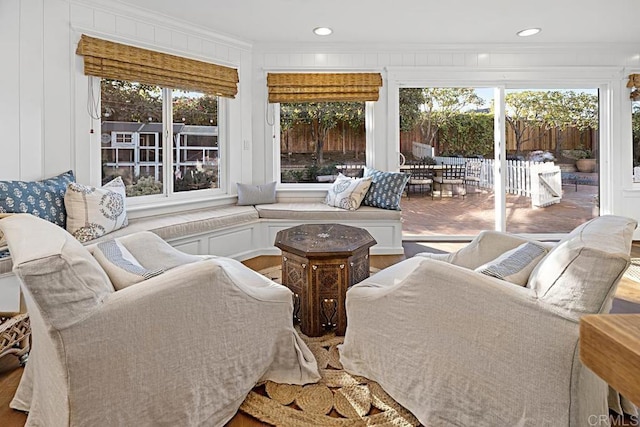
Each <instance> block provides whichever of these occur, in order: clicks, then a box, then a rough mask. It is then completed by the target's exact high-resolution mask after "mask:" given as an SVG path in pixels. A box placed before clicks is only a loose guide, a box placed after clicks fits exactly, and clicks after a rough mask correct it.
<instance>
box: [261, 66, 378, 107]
mask: <svg viewBox="0 0 640 427" xmlns="http://www.w3.org/2000/svg"><path fill="white" fill-rule="evenodd" d="M267 86H268V88H269V102H272V103H276V102H334V101H377V100H378V97H379V90H380V86H382V76H381V75H380V73H269V74H267Z"/></svg>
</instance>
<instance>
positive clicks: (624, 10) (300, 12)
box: [117, 0, 640, 50]
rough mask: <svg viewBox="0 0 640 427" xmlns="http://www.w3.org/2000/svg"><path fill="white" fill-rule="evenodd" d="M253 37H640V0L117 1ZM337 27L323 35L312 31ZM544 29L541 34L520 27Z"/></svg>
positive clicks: (506, 40) (501, 40) (447, 40)
mask: <svg viewBox="0 0 640 427" xmlns="http://www.w3.org/2000/svg"><path fill="white" fill-rule="evenodd" d="M117 1H119V2H120V3H124V4H128V5H130V6H134V7H139V8H142V9H145V10H152V11H154V12H156V13H160V14H162V15H166V16H168V17H171V18H172V19H177V20H179V21H183V22H186V23H188V24H190V25H196V26H199V27H202V28H206V29H208V30H210V31H214V32H217V33H220V34H225V35H229V36H232V37H235V38H238V39H240V40H245V41H248V42H252V43H265V44H269V43H296V44H297V43H332V44H333V43H356V44H362V43H367V44H368V43H372V44H380V43H384V44H396V43H401V44H408V43H419V44H445V45H446V44H460V43H462V44H486V43H491V44H512V43H532V44H548V43H625V44H626V43H638V44H639V50H640V21H639V20H638V18H640V0H527V1H523V0H488V1H478V0H395V1H393V0H391V1H390V0H313V1H312V0H117ZM317 26H329V27H331V28H333V30H334V33H333V35H331V36H329V37H324V38H320V37H318V36H316V35H314V34H313V33H312V32H311V30H312V29H313V28H314V27H317ZM529 27H541V28H542V32H541V33H540V34H538V35H537V36H533V37H529V38H521V37H517V36H516V35H515V33H516V31H518V30H521V29H524V28H529Z"/></svg>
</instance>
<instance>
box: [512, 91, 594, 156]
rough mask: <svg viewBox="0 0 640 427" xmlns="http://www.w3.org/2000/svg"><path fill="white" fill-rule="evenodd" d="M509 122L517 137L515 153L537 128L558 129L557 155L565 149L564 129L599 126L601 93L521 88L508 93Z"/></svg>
mask: <svg viewBox="0 0 640 427" xmlns="http://www.w3.org/2000/svg"><path fill="white" fill-rule="evenodd" d="M505 104H506V121H507V124H508V126H509V127H510V128H511V129H512V130H513V132H514V134H515V138H516V154H518V155H519V154H521V152H522V145H523V144H524V142H526V141H529V140H531V139H534V138H536V137H537V132H536V131H537V130H538V129H542V130H544V131H545V132H551V131H553V132H556V141H557V144H556V156H559V155H560V153H561V150H562V132H563V131H565V130H566V129H567V128H568V127H571V126H573V127H576V128H577V129H579V130H581V131H584V130H587V129H597V128H598V96H597V95H593V94H588V93H584V92H574V91H522V92H510V93H507V94H506V95H505Z"/></svg>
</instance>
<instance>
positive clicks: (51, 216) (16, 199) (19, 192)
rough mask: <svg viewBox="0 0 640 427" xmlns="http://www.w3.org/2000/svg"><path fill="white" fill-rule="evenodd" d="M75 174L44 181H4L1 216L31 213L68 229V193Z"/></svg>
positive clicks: (0, 202) (0, 208)
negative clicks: (3, 214) (66, 206)
mask: <svg viewBox="0 0 640 427" xmlns="http://www.w3.org/2000/svg"><path fill="white" fill-rule="evenodd" d="M70 182H75V177H74V176H73V171H68V172H65V173H63V174H60V175H58V176H54V177H53V178H49V179H45V180H42V181H0V213H30V214H31V215H34V216H37V217H39V218H42V219H46V220H47V221H50V222H53V223H54V224H56V225H59V226H60V227H62V228H65V226H66V222H67V212H66V211H65V209H64V193H65V192H66V191H67V184H69V183H70Z"/></svg>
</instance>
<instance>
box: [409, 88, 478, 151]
mask: <svg viewBox="0 0 640 427" xmlns="http://www.w3.org/2000/svg"><path fill="white" fill-rule="evenodd" d="M422 95H423V96H424V103H423V104H422V106H421V109H422V119H421V123H420V128H421V133H422V140H423V142H424V143H425V144H429V145H431V146H433V145H435V141H436V136H437V135H438V129H439V128H440V127H441V126H443V125H444V124H446V123H447V122H448V121H449V120H450V119H451V117H453V116H455V115H456V114H458V113H460V112H462V111H464V110H467V109H469V108H471V109H473V107H476V108H479V107H482V105H483V103H484V101H483V100H482V98H480V97H479V96H478V95H477V94H476V93H475V90H474V89H473V88H424V89H422Z"/></svg>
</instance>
